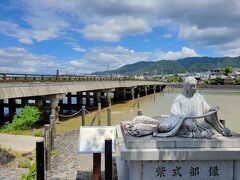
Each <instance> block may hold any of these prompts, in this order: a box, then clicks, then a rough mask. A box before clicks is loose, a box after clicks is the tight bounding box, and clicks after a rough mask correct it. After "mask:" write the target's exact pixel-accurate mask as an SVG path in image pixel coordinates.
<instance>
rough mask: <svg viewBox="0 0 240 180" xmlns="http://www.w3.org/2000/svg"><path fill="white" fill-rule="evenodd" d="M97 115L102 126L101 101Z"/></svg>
mask: <svg viewBox="0 0 240 180" xmlns="http://www.w3.org/2000/svg"><path fill="white" fill-rule="evenodd" d="M97 115H98V126H101V117H100V116H101V103H98V111H97Z"/></svg>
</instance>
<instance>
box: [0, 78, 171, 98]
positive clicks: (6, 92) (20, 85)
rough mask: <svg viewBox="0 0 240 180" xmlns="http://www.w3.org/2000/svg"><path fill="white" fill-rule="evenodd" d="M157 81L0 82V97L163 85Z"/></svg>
mask: <svg viewBox="0 0 240 180" xmlns="http://www.w3.org/2000/svg"><path fill="white" fill-rule="evenodd" d="M164 84H166V83H164V82H159V81H145V80H141V81H140V80H105V81H103V80H102V81H101V80H89V81H70V82H67V81H60V82H58V81H45V82H40V81H32V82H28V81H27V82H24V81H22V82H18V81H15V82H14V81H13V82H6V81H5V82H4V81H3V82H0V99H7V98H19V97H30V96H45V95H53V94H65V93H68V92H80V91H94V90H102V89H113V88H121V87H126V88H127V87H134V86H149V85H164Z"/></svg>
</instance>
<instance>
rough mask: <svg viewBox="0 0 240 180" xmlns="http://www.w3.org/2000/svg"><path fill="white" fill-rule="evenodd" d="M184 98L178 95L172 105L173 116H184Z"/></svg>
mask: <svg viewBox="0 0 240 180" xmlns="http://www.w3.org/2000/svg"><path fill="white" fill-rule="evenodd" d="M183 98H184V97H183V96H182V95H178V96H177V97H176V99H175V101H174V103H173V104H172V107H171V114H172V115H177V116H179V115H183V113H182V107H181V102H182V100H183Z"/></svg>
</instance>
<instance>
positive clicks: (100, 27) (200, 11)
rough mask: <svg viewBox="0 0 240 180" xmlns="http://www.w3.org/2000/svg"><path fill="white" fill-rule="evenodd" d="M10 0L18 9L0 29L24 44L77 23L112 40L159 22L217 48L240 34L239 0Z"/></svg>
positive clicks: (64, 32) (64, 33)
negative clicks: (12, 0)
mask: <svg viewBox="0 0 240 180" xmlns="http://www.w3.org/2000/svg"><path fill="white" fill-rule="evenodd" d="M14 5H15V6H16V7H15V8H17V10H19V9H20V11H21V13H19V14H18V15H19V17H18V16H16V17H15V18H16V19H14V20H11V21H9V19H8V20H6V19H5V20H2V21H1V22H0V33H2V34H4V35H6V36H10V37H14V38H16V39H17V40H18V41H19V42H22V43H25V44H31V43H34V42H41V41H45V40H50V39H54V38H59V37H60V38H62V39H64V38H68V37H69V36H71V37H72V38H76V36H75V35H72V34H71V32H72V31H73V30H76V29H77V30H79V29H80V32H81V34H82V35H83V36H84V37H85V38H87V39H91V40H101V41H115V42H116V41H119V40H121V38H122V37H125V36H129V35H139V34H144V33H148V32H150V31H151V30H152V29H154V28H158V27H160V28H167V30H169V29H171V28H172V29H171V30H172V31H174V32H171V31H169V32H170V33H171V34H178V37H179V38H180V39H183V40H185V41H187V42H190V43H192V44H193V45H198V46H201V47H207V48H209V47H211V48H214V49H215V50H216V51H222V50H221V49H222V48H223V47H226V48H227V49H228V50H234V49H236V48H238V47H239V44H238V43H232V42H234V41H235V40H236V39H237V41H238V39H239V35H238V31H239V29H240V21H239V17H240V1H239V0H228V1H226V0H211V1H209V0H194V1H192V0H175V1H174V6H173V3H172V1H169V0H141V2H139V1H129V0H118V1H117V0H101V1H98V0H81V1H79V0H68V1H66V0H51V1H49V0H41V1H33V0H17V1H16V2H15V3H14ZM11 8H12V7H11ZM11 8H9V9H11ZM13 10H15V9H14V8H13ZM13 10H12V11H13ZM9 14H11V10H9ZM9 17H10V16H9ZM10 18H11V17H10ZM20 22H21V23H20ZM167 32H168V31H167ZM73 34H74V33H73ZM163 36H164V37H165V38H168V37H170V34H169V35H168V34H165V35H163ZM144 38H146V39H147V37H144ZM229 44H231V47H230V46H229ZM80 48H81V47H80ZM80 48H77V47H76V48H75V49H74V50H77V51H79V50H80V51H82V50H81V49H80Z"/></svg>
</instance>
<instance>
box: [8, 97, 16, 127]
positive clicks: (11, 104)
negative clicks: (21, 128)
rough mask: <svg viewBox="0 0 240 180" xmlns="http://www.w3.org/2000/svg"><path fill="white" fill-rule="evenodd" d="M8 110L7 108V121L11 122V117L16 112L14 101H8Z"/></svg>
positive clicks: (12, 99)
mask: <svg viewBox="0 0 240 180" xmlns="http://www.w3.org/2000/svg"><path fill="white" fill-rule="evenodd" d="M8 108H9V121H10V122H12V120H13V116H14V114H15V112H16V107H15V99H14V98H11V99H8Z"/></svg>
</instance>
